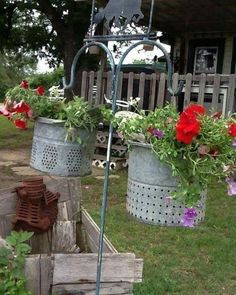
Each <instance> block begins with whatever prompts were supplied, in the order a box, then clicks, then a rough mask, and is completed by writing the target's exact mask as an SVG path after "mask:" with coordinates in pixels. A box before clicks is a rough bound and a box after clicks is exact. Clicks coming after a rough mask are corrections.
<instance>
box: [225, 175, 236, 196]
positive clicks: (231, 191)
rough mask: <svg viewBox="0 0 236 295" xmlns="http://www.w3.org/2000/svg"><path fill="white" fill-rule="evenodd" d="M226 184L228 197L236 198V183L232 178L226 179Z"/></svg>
mask: <svg viewBox="0 0 236 295" xmlns="http://www.w3.org/2000/svg"><path fill="white" fill-rule="evenodd" d="M226 182H227V183H228V195H229V196H236V182H235V181H234V179H233V178H226Z"/></svg>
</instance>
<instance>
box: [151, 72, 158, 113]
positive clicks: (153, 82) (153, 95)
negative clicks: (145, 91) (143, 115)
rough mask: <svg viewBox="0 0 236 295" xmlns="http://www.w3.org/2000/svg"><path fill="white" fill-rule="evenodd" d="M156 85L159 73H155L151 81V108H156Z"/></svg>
mask: <svg viewBox="0 0 236 295" xmlns="http://www.w3.org/2000/svg"><path fill="white" fill-rule="evenodd" d="M156 85H157V74H155V73H153V74H152V80H151V83H150V95H149V110H154V108H155V99H156Z"/></svg>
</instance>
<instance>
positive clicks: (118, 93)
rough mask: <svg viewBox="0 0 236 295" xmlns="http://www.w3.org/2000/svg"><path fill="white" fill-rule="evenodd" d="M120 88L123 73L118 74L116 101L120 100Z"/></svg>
mask: <svg viewBox="0 0 236 295" xmlns="http://www.w3.org/2000/svg"><path fill="white" fill-rule="evenodd" d="M122 87H123V72H120V74H119V81H118V87H117V99H118V100H122V99H123V98H122Z"/></svg>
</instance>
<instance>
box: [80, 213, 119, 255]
mask: <svg viewBox="0 0 236 295" xmlns="http://www.w3.org/2000/svg"><path fill="white" fill-rule="evenodd" d="M81 218H82V224H83V226H84V227H85V230H86V233H87V235H88V240H87V243H88V246H89V247H91V250H92V251H93V252H97V251H98V244H99V233H100V229H99V227H98V226H97V224H96V223H95V222H94V220H93V219H92V218H91V216H90V215H89V214H88V212H87V211H86V210H85V209H84V208H83V209H82V212H81ZM103 251H104V252H105V253H118V252H117V250H116V248H115V247H114V246H113V245H112V244H111V242H110V241H109V240H108V239H107V237H106V236H104V245H103Z"/></svg>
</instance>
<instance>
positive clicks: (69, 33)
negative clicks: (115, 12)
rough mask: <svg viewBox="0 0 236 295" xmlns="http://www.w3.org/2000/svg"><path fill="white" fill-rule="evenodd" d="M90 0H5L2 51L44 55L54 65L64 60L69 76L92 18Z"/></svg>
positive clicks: (0, 12)
mask: <svg viewBox="0 0 236 295" xmlns="http://www.w3.org/2000/svg"><path fill="white" fill-rule="evenodd" d="M90 11H91V3H90V1H83V2H76V1H74V0H62V1H60V0H47V1H45V0H2V1H1V2H0V36H1V41H2V42H1V44H0V50H3V49H5V50H7V52H13V53H14V54H15V56H16V57H17V56H19V57H22V56H25V55H27V56H29V55H30V56H31V57H32V58H35V59H36V58H37V56H39V57H44V58H46V59H47V61H48V63H49V65H50V66H57V65H59V64H60V63H61V62H63V63H64V68H65V75H66V76H69V72H70V66H71V63H72V60H73V58H74V55H75V53H76V52H77V50H78V49H79V48H80V47H81V45H82V43H83V39H84V36H85V34H86V32H87V30H88V26H89V21H90Z"/></svg>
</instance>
